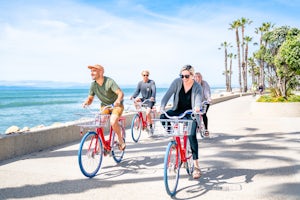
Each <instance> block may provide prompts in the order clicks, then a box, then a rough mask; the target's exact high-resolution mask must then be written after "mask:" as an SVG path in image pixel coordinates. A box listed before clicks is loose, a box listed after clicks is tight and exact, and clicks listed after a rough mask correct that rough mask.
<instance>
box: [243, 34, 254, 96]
mask: <svg viewBox="0 0 300 200" xmlns="http://www.w3.org/2000/svg"><path fill="white" fill-rule="evenodd" d="M244 40H245V42H246V48H245V61H246V60H248V49H249V42H251V40H252V37H249V36H246V37H245V38H244ZM247 63H248V62H244V64H243V65H242V69H243V79H244V80H243V83H244V87H243V88H244V92H247V90H248V86H247V83H248V80H247V70H248V69H247V68H248V66H247Z"/></svg>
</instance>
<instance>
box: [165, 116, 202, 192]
mask: <svg viewBox="0 0 300 200" xmlns="http://www.w3.org/2000/svg"><path fill="white" fill-rule="evenodd" d="M162 113H163V114H165V115H166V117H167V118H168V119H167V120H166V119H160V120H161V122H163V123H162V125H163V126H164V128H166V127H167V130H168V131H170V133H171V134H174V135H172V140H171V141H170V142H169V144H168V146H167V148H166V153H165V158H164V182H165V188H166V191H167V193H168V194H169V195H170V196H173V195H175V194H176V190H177V186H178V181H179V172H180V168H181V165H182V164H185V166H186V171H187V173H188V175H191V174H192V172H193V170H194V161H193V157H192V151H191V146H190V142H189V137H188V134H189V131H190V128H191V127H192V123H193V121H192V120H185V119H182V118H183V117H184V116H185V115H186V114H199V113H194V112H193V111H192V110H188V111H185V112H184V113H183V114H182V115H180V116H169V115H168V114H167V113H166V112H165V111H162ZM192 118H193V117H192ZM181 128H182V129H181Z"/></svg>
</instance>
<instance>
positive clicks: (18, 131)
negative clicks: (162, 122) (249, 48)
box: [0, 89, 240, 136]
mask: <svg viewBox="0 0 300 200" xmlns="http://www.w3.org/2000/svg"><path fill="white" fill-rule="evenodd" d="M235 94H240V92H239V91H238V89H233V92H224V91H221V90H220V91H218V92H217V93H213V94H212V95H211V98H212V100H215V99H218V98H221V97H226V96H230V95H235ZM156 105H158V104H156ZM125 113H126V111H124V113H123V114H125ZM79 120H80V118H78V119H76V120H72V121H67V122H53V123H52V124H51V125H44V124H40V125H36V126H33V127H28V126H24V127H23V128H21V127H19V126H17V125H11V126H9V127H8V128H6V130H5V131H4V132H3V133H0V136H1V135H11V134H24V133H28V132H34V131H40V130H47V129H51V128H60V127H64V126H69V125H72V124H74V123H77V122H78V121H79Z"/></svg>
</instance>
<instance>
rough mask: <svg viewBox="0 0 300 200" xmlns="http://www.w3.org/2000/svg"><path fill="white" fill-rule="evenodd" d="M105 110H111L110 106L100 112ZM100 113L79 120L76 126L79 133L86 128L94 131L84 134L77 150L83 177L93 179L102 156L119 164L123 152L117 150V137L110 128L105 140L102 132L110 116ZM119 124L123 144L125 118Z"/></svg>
mask: <svg viewBox="0 0 300 200" xmlns="http://www.w3.org/2000/svg"><path fill="white" fill-rule="evenodd" d="M105 109H112V106H105V107H104V108H103V109H102V111H103V110H105ZM100 113H101V112H100ZM100 113H92V118H87V119H81V122H80V123H79V124H78V125H79V126H80V127H81V128H80V129H81V130H80V131H81V133H82V132H83V129H86V128H87V129H88V128H93V129H95V131H93V130H88V131H87V132H86V133H85V135H84V136H83V138H82V139H81V142H80V145H79V150H78V163H79V167H80V170H81V172H82V173H83V175H85V176H86V177H89V178H92V177H94V176H95V175H96V174H97V172H98V171H99V169H100V167H101V164H102V159H103V156H106V155H108V154H110V155H112V157H113V158H114V160H115V161H116V163H119V162H121V160H122V158H123V155H124V150H120V149H119V141H118V136H117V135H116V133H115V132H114V131H113V129H112V127H111V126H109V135H108V137H107V139H105V135H104V132H105V129H108V124H109V120H110V115H106V114H100ZM119 124H120V127H121V134H122V138H123V140H124V142H125V138H126V135H125V117H120V119H119ZM106 131H107V130H106Z"/></svg>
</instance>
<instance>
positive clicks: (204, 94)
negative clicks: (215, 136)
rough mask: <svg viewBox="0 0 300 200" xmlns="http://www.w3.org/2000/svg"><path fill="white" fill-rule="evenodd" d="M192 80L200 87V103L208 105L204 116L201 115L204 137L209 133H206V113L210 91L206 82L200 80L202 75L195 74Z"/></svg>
mask: <svg viewBox="0 0 300 200" xmlns="http://www.w3.org/2000/svg"><path fill="white" fill-rule="evenodd" d="M194 79H195V81H196V82H197V83H199V84H200V85H201V86H202V102H204V101H207V102H208V104H207V105H206V110H205V114H203V115H202V117H203V122H204V127H205V132H204V135H205V136H209V131H208V118H207V115H206V113H207V111H208V108H209V105H210V103H211V91H210V86H209V85H208V83H207V82H206V81H204V80H203V79H202V75H201V73H200V72H196V73H195V76H194Z"/></svg>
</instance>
